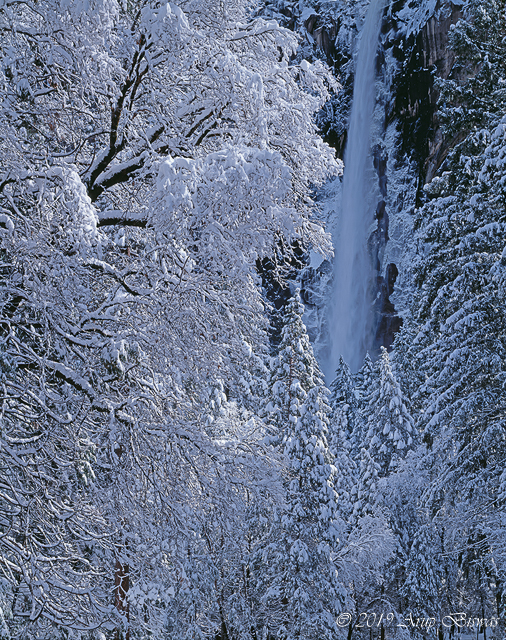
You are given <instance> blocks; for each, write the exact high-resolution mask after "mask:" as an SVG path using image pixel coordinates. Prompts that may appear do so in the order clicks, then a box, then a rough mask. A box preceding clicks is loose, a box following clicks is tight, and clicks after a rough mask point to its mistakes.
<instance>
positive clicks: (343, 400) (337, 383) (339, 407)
mask: <svg viewBox="0 0 506 640" xmlns="http://www.w3.org/2000/svg"><path fill="white" fill-rule="evenodd" d="M329 389H330V399H329V402H330V407H331V409H332V413H331V416H330V419H331V422H335V421H336V418H337V414H338V413H339V412H341V413H342V412H343V411H344V413H345V415H346V426H345V427H344V423H343V422H342V418H341V428H343V427H344V428H345V431H344V437H345V438H346V440H348V441H349V442H350V446H351V448H352V449H356V448H357V447H359V446H360V443H357V442H355V441H354V437H355V435H356V433H355V421H356V417H357V416H356V414H357V411H358V402H357V396H356V393H355V385H354V382H353V377H352V375H351V371H350V367H349V366H348V364H347V363H346V362H345V361H344V359H343V357H342V356H341V357H340V359H339V364H338V366H337V369H336V375H335V378H334V380H333V381H332V383H331V384H330V387H329Z"/></svg>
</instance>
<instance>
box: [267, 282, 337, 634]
mask: <svg viewBox="0 0 506 640" xmlns="http://www.w3.org/2000/svg"><path fill="white" fill-rule="evenodd" d="M303 311H304V307H303V306H302V304H301V302H300V298H299V292H298V291H296V293H295V296H294V298H293V299H292V301H291V302H290V304H289V305H288V308H287V316H286V323H285V326H284V328H283V332H282V342H281V345H280V352H279V355H278V356H277V358H275V359H274V362H273V367H272V379H271V388H272V393H273V402H272V403H271V406H270V410H271V425H272V426H273V427H274V428H275V429H279V430H280V431H281V432H282V434H283V435H282V436H281V434H280V436H279V437H277V438H276V437H274V441H276V442H278V443H282V447H283V451H284V455H285V460H286V481H285V487H286V507H285V509H284V511H283V513H282V516H281V519H280V522H279V526H278V527H277V530H276V532H275V540H274V541H273V542H272V543H271V544H270V545H269V547H268V548H267V549H266V551H265V552H264V556H265V558H264V560H265V565H266V570H265V573H264V575H263V576H260V577H259V581H260V585H261V590H262V589H264V590H265V591H266V594H265V597H264V602H265V603H266V604H267V605H268V607H269V608H270V610H271V611H275V612H277V615H276V616H275V617H271V620H270V624H271V632H273V631H276V632H277V634H278V637H281V638H286V639H287V640H288V639H290V640H292V639H293V640H295V639H296V638H297V639H299V638H300V639H302V638H308V639H309V638H314V639H316V638H331V637H335V634H336V632H337V628H336V625H335V617H336V615H338V613H339V611H341V610H342V608H343V606H344V602H345V599H346V591H345V589H344V588H343V586H342V585H341V584H340V583H339V580H338V576H337V571H336V568H335V565H334V562H333V551H334V549H335V547H336V545H337V544H338V541H339V535H340V531H341V529H342V526H341V523H340V520H339V516H338V510H337V495H336V492H335V490H334V488H333V482H332V466H331V464H330V463H331V458H330V454H329V450H328V444H327V434H328V425H329V418H328V415H329V412H330V407H329V406H328V404H327V398H328V393H329V392H328V390H327V389H326V387H325V386H324V384H323V377H322V374H321V372H320V369H319V367H318V364H317V362H316V360H315V358H314V355H313V350H312V347H311V344H310V343H309V339H308V336H307V333H306V329H305V326H304V324H303V322H302V313H303ZM266 582H268V584H266ZM262 583H263V584H262Z"/></svg>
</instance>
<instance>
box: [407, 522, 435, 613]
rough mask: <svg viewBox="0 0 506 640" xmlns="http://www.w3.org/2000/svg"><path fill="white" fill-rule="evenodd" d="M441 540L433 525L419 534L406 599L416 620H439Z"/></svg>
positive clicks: (410, 558) (411, 555) (410, 563)
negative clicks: (439, 551) (419, 618)
mask: <svg viewBox="0 0 506 640" xmlns="http://www.w3.org/2000/svg"><path fill="white" fill-rule="evenodd" d="M437 536H438V532H437V531H436V530H435V528H434V526H433V525H431V524H425V525H423V526H421V527H420V528H419V529H418V531H417V532H416V534H415V536H414V539H413V542H412V545H411V549H410V551H409V556H408V559H407V563H406V570H405V571H406V579H405V582H404V585H403V587H402V595H403V596H404V597H405V598H406V601H407V603H408V606H409V608H410V610H411V611H412V613H413V615H414V616H416V617H423V618H432V617H433V618H435V619H437V620H438V619H439V618H440V614H441V590H442V585H443V584H444V574H443V563H442V558H441V555H440V554H439V553H438V549H439V548H440V543H439V541H438V539H437Z"/></svg>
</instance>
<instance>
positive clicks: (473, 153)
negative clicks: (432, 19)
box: [415, 0, 506, 610]
mask: <svg viewBox="0 0 506 640" xmlns="http://www.w3.org/2000/svg"><path fill="white" fill-rule="evenodd" d="M505 33H506V16H505V13H504V3H503V2H495V0H486V1H485V2H480V3H478V2H474V1H472V2H468V3H466V4H465V6H464V16H463V19H462V20H460V21H459V23H458V24H457V25H456V26H455V27H454V29H453V30H452V32H451V37H450V44H451V46H452V47H453V48H454V51H455V53H456V65H455V73H454V74H453V76H452V79H450V80H448V81H442V82H441V83H440V84H441V87H440V88H441V99H440V103H439V113H440V114H441V117H442V123H443V133H444V135H445V136H446V139H447V142H449V143H450V152H449V154H448V156H447V158H446V161H445V165H444V172H442V173H440V174H439V175H437V176H436V177H435V178H434V179H433V180H432V181H431V183H430V184H429V185H427V186H426V194H427V196H428V198H429V201H428V202H427V203H426V204H425V205H424V206H423V207H422V208H421V209H420V210H419V211H418V213H417V216H416V218H417V226H418V238H417V240H418V241H419V242H420V244H421V246H422V247H423V250H422V251H420V253H419V256H418V258H417V263H416V264H415V276H416V283H417V285H418V286H419V294H418V303H417V308H416V321H417V322H418V323H419V324H420V330H419V332H418V335H417V338H416V344H417V345H418V346H417V351H418V353H417V357H418V362H419V363H420V370H421V372H422V374H423V375H424V376H425V381H424V384H423V385H422V386H421V387H420V389H419V397H418V398H415V402H416V403H417V404H418V405H419V406H421V405H422V404H424V405H425V407H424V409H425V410H424V412H423V414H420V415H419V420H418V423H419V428H420V430H421V431H423V433H424V436H423V438H424V441H425V442H426V443H427V445H428V450H427V466H428V468H430V469H432V470H433V475H432V478H431V482H430V484H429V486H428V487H427V491H426V494H425V499H426V504H427V506H428V507H429V508H430V509H431V511H432V513H434V514H437V515H439V516H440V517H441V518H442V519H443V521H444V525H443V526H444V527H445V529H446V530H452V531H456V530H460V529H459V525H458V522H459V521H460V520H461V513H462V512H463V510H465V511H466V513H467V516H466V520H467V522H468V524H469V528H468V529H467V530H466V531H465V533H464V532H463V530H460V531H461V532H462V535H464V538H463V539H462V538H460V536H459V535H456V536H455V538H454V550H453V553H454V555H453V557H452V549H451V548H450V547H451V545H450V544H448V545H447V549H446V550H445V551H446V554H447V557H448V558H449V559H451V560H452V561H453V562H456V561H458V560H459V559H461V560H462V566H461V568H462V575H467V576H468V577H469V582H468V583H467V585H466V586H464V585H462V584H461V585H460V586H459V589H460V590H461V592H465V591H466V590H467V589H468V590H469V591H468V593H467V595H466V597H467V598H468V599H469V601H472V600H476V599H477V598H479V594H477V593H476V594H473V592H474V591H475V586H476V583H475V581H474V578H473V576H475V575H476V574H474V569H473V566H472V565H471V564H469V563H468V560H469V562H471V559H470V556H467V557H462V558H460V549H461V547H462V546H466V547H467V546H471V545H477V546H476V548H477V549H480V552H481V554H482V555H481V557H480V558H479V559H477V558H472V564H473V565H474V566H476V565H479V566H480V567H487V571H488V572H490V575H492V574H493V572H494V570H493V569H492V567H493V565H494V564H495V557H496V556H498V555H500V551H499V549H498V547H497V546H496V543H494V542H492V537H493V536H491V537H490V538H489V537H488V536H489V534H492V531H493V530H494V528H495V527H493V526H491V527H488V526H485V527H484V522H483V520H482V515H483V514H487V518H490V519H491V520H490V522H492V521H494V520H495V519H496V517H497V513H496V510H495V508H494V507H491V505H493V504H496V499H497V491H498V486H499V484H500V480H499V478H500V475H501V473H502V469H503V467H504V461H505V460H506V448H505V440H504V426H505V418H504V410H503V409H502V407H503V396H504V381H505V379H506V371H505V367H504V362H505V359H506V324H505V318H504V314H503V313H502V311H501V308H502V305H503V304H504V296H503V293H502V291H501V286H500V284H499V281H500V279H501V278H500V276H499V278H498V275H499V272H500V270H501V268H502V267H501V262H502V257H501V254H502V251H503V248H504V233H505V230H506V209H505V198H504V185H505V171H504V155H505V152H506V141H505V131H506V123H505V121H504V109H505V106H506V95H505V90H504V82H503V79H504V75H505V59H506V41H505V39H504V34H505ZM456 131H458V132H459V136H458V137H457V138H454V134H455V133H456ZM452 140H453V142H452ZM452 144H453V147H452V146H451V145H452ZM469 510H471V511H469ZM485 529H486V530H487V531H488V532H489V533H487V534H485V533H484V531H485ZM483 536H484V538H483ZM485 539H488V542H489V544H487V543H486V542H485V541H484V540H485ZM449 540H451V538H449ZM477 540H481V541H482V542H480V543H479V544H477ZM480 570H481V569H480ZM490 584H494V585H495V586H493V587H491V588H490V590H489V594H488V597H489V599H490V600H491V601H495V602H496V603H499V602H501V601H502V599H503V588H502V587H499V588H498V587H497V583H495V582H492V581H491V582H490ZM498 610H499V608H498Z"/></svg>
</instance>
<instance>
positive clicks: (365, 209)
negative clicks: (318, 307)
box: [326, 0, 383, 380]
mask: <svg viewBox="0 0 506 640" xmlns="http://www.w3.org/2000/svg"><path fill="white" fill-rule="evenodd" d="M382 6H383V1H382V0H371V1H370V5H369V7H368V9H367V15H366V18H365V23H364V26H363V29H362V33H361V37H360V42H359V49H358V60H357V68H356V71H355V84H354V88H353V102H352V109H351V116H350V126H349V130H348V142H347V145H346V152H345V157H344V159H345V163H344V177H343V191H342V203H341V215H340V219H339V223H338V228H337V233H336V234H335V237H334V247H335V252H336V258H335V263H334V286H333V292H332V297H333V299H332V302H331V308H330V317H329V319H330V322H329V328H330V353H329V361H328V370H327V371H326V374H327V376H328V377H329V379H330V380H331V379H332V378H333V377H334V371H335V369H336V367H337V364H338V362H339V357H340V356H341V355H342V356H343V358H344V360H345V361H346V362H347V363H348V364H349V365H350V367H351V370H352V371H357V370H358V369H359V368H360V366H361V365H362V361H363V357H364V355H365V353H366V351H367V349H368V348H370V346H371V341H372V328H371V327H370V326H369V325H370V319H369V318H370V309H371V300H370V294H369V291H370V279H371V274H372V271H371V265H370V259H369V255H368V251H367V238H368V233H369V230H370V225H371V223H372V221H373V215H372V212H371V208H370V207H371V203H370V193H371V190H372V182H371V181H370V179H369V176H368V174H369V173H371V171H370V170H371V169H372V160H371V155H370V139H371V125H372V120H373V112H374V103H375V84H376V83H375V79H376V77H375V76H376V73H375V59H376V51H377V47H378V38H379V31H380V28H381V17H382Z"/></svg>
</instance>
